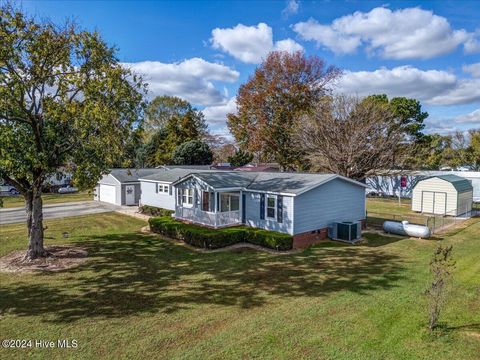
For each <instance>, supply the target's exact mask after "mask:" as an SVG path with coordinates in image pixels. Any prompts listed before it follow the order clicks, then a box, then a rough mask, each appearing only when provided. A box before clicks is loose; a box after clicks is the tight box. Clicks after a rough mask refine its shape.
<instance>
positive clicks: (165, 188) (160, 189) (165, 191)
mask: <svg viewBox="0 0 480 360" xmlns="http://www.w3.org/2000/svg"><path fill="white" fill-rule="evenodd" d="M168 190H169V186H168V185H163V184H157V189H156V193H157V194H158V193H160V194H168Z"/></svg>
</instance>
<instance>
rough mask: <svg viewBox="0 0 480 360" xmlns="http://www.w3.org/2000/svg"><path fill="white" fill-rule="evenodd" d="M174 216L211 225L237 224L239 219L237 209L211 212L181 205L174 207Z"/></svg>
mask: <svg viewBox="0 0 480 360" xmlns="http://www.w3.org/2000/svg"><path fill="white" fill-rule="evenodd" d="M175 217H176V218H178V219H182V220H188V221H191V222H194V223H199V224H203V225H208V226H213V227H222V226H228V225H233V224H239V223H240V221H241V219H240V211H239V210H237V211H226V212H217V213H213V212H206V211H202V210H200V209H196V208H189V207H183V206H177V207H176V208H175Z"/></svg>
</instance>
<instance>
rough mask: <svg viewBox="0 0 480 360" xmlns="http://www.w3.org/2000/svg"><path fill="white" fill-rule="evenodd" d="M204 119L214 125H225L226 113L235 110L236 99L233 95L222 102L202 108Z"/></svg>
mask: <svg viewBox="0 0 480 360" xmlns="http://www.w3.org/2000/svg"><path fill="white" fill-rule="evenodd" d="M202 112H203V115H205V120H206V121H207V122H208V123H210V124H212V125H215V126H218V125H223V126H225V124H226V120H227V114H228V113H236V112H237V100H236V98H235V97H232V98H230V99H229V100H228V101H226V102H225V103H224V104H221V105H216V106H207V107H206V108H205V109H203V110H202Z"/></svg>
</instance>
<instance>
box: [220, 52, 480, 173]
mask: <svg viewBox="0 0 480 360" xmlns="http://www.w3.org/2000/svg"><path fill="white" fill-rule="evenodd" d="M341 74H342V72H341V71H340V70H339V69H337V68H335V67H332V66H327V65H326V64H325V62H324V61H323V60H322V59H320V58H318V57H317V56H305V55H304V54H303V53H302V52H297V53H294V54H289V53H286V52H272V53H270V54H269V55H268V56H267V58H266V59H265V60H264V61H263V63H262V64H261V65H259V66H258V68H257V69H256V70H255V72H254V74H253V75H252V76H251V77H250V78H249V79H248V81H247V82H246V83H245V84H243V85H241V86H240V89H239V92H238V96H237V113H236V114H228V115H227V119H228V120H227V123H228V127H229V129H230V131H231V133H232V134H233V136H234V138H235V140H236V142H237V144H238V145H239V147H240V149H241V150H242V151H247V152H250V153H252V154H253V155H254V158H255V161H260V162H262V161H264V162H271V161H275V162H278V163H279V164H280V165H281V167H282V169H283V170H296V171H299V170H300V171H302V170H304V171H305V170H307V171H308V170H311V171H323V172H333V173H339V174H341V175H344V176H348V177H351V178H354V179H357V180H363V179H365V177H366V176H368V175H374V174H376V173H378V172H382V173H384V171H385V170H389V169H438V168H440V167H441V166H452V167H457V166H468V167H470V168H472V169H478V164H479V162H480V152H479V151H480V150H479V142H480V135H479V134H480V130H471V131H470V132H469V133H468V134H462V133H457V134H455V135H448V136H442V135H439V134H429V135H427V134H425V133H424V132H423V130H424V128H425V124H424V120H425V119H426V118H427V117H428V113H427V112H424V111H422V107H421V104H420V102H419V101H418V100H416V99H408V98H405V97H394V98H391V99H388V97H387V96H386V95H384V94H380V95H371V96H368V97H366V98H358V97H355V96H347V95H338V94H335V93H334V91H333V90H334V89H335V81H336V80H337V79H338V78H339V77H340V76H341Z"/></svg>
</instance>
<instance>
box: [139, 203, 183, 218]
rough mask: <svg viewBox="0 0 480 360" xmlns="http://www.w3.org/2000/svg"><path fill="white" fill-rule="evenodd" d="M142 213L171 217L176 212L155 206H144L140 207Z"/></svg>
mask: <svg viewBox="0 0 480 360" xmlns="http://www.w3.org/2000/svg"><path fill="white" fill-rule="evenodd" d="M140 212H141V213H142V214H146V215H150V216H171V215H172V214H173V213H174V212H175V211H173V210H167V209H162V208H158V207H155V206H149V205H142V206H141V207H140Z"/></svg>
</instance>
